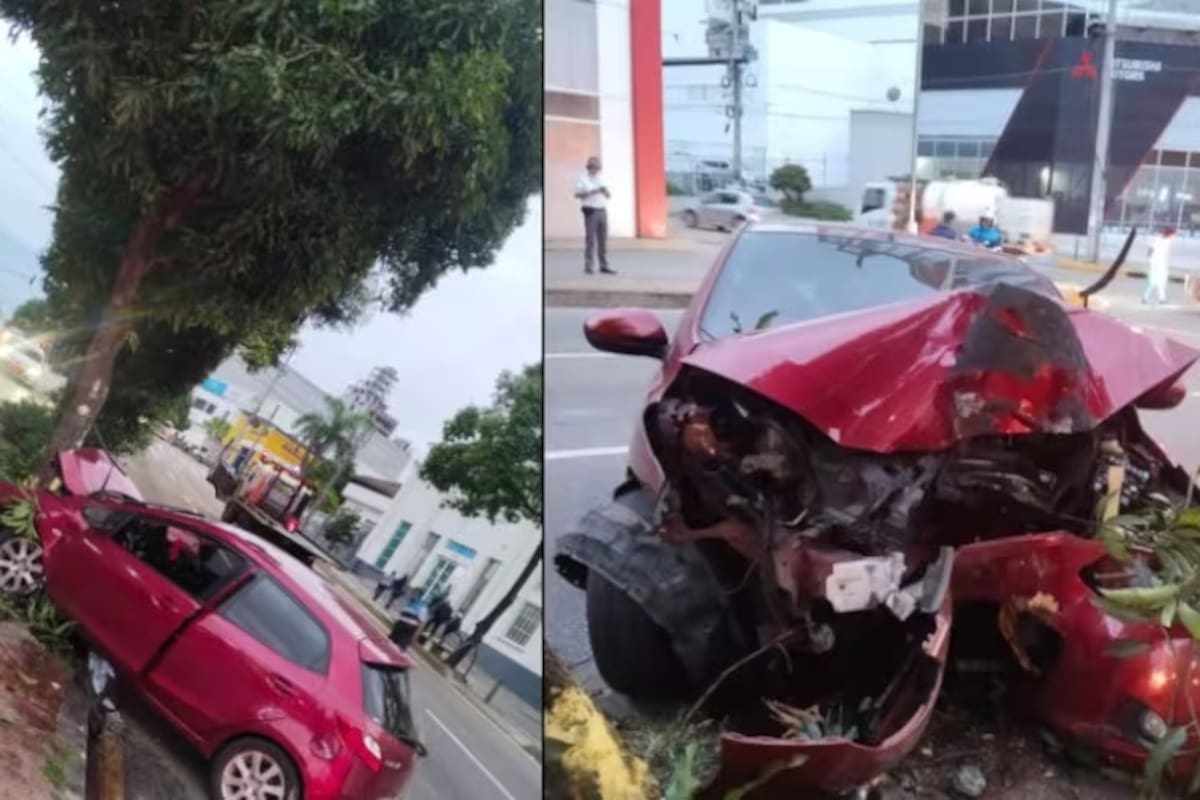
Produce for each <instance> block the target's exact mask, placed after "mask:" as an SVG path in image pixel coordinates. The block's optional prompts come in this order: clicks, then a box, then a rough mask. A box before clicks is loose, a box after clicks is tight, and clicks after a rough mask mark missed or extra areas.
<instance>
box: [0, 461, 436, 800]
mask: <svg viewBox="0 0 1200 800" xmlns="http://www.w3.org/2000/svg"><path fill="white" fill-rule="evenodd" d="M59 461H60V464H61V465H62V468H63V474H64V476H66V478H67V479H66V480H65V481H63V484H62V489H61V490H60V491H39V492H38V493H37V497H36V500H37V508H38V510H37V516H36V528H37V534H38V538H39V541H38V542H33V543H30V541H29V540H28V539H24V538H20V537H16V536H14V535H13V533H12V532H4V533H0V538H2V539H3V542H2V543H0V553H8V555H9V560H8V561H7V562H4V561H0V575H4V574H7V573H10V572H12V571H14V570H16V571H20V572H21V573H22V574H23V575H24V576H25V577H24V578H23V579H22V580H20V581H17V582H15V586H14V582H8V583H5V584H4V587H5V589H6V591H7V592H8V593H9V594H10V595H12V594H28V593H30V592H34V591H38V590H40V589H41V588H43V586H44V588H45V590H46V591H48V592H49V595H50V597H51V599H52V600H53V601H54V603H55V605H57V606H58V607H59V608H60V609H61V610H62V611H63V612H64V613H65V614H66V615H67V616H69V617H70V618H72V619H73V620H75V621H76V622H77V623H78V625H79V629H80V632H81V635H82V637H83V639H84V640H85V642H86V643H87V646H88V648H89V649H90V651H91V652H92V653H93V654H94V655H93V657H92V658H91V659H90V660H91V662H92V665H93V666H92V669H91V672H92V674H93V675H96V674H104V673H105V672H106V671H108V670H111V671H112V672H114V673H115V674H116V675H118V676H121V677H123V678H124V679H125V680H126V681H127V682H128V683H129V684H130V685H131V686H132V687H133V688H134V689H135V690H136V691H137V692H139V693H140V694H142V695H144V696H145V697H146V698H147V699H148V700H149V702H150V704H151V705H152V706H153V707H154V708H155V709H156V710H157V711H158V712H159V713H160V714H161V715H162V716H163V717H165V718H166V719H167V720H168V721H169V722H170V723H171V724H173V725H174V727H175V728H176V729H178V730H179V732H180V733H181V734H182V735H183V736H184V737H185V738H186V739H187V740H188V741H190V742H191V743H192V744H193V745H195V747H196V748H197V749H198V750H199V751H200V752H201V753H202V754H203V755H204V756H205V757H206V758H208V759H209V761H210V765H211V766H210V791H211V795H212V797H213V798H215V799H216V800H235V798H272V799H273V798H280V800H287V799H289V798H290V799H292V800H299V798H305V800H359V799H360V798H395V797H399V796H400V795H401V792H402V790H403V788H404V786H405V784H406V783H407V781H408V779H409V778H410V776H411V774H412V772H413V767H414V763H413V762H414V756H416V755H424V752H425V751H424V746H423V745H422V744H421V743H420V741H419V740H418V738H417V731H416V729H415V724H414V721H413V719H412V715H411V695H410V692H411V690H410V686H409V678H408V671H409V669H410V667H411V666H412V664H411V661H409V659H408V657H407V656H406V655H404V654H403V653H402V652H400V650H399V649H397V648H396V647H395V646H394V645H393V644H392V643H391V642H389V641H388V639H387V636H386V633H385V632H383V631H380V630H378V629H377V628H376V627H375V626H374V625H373V624H372V623H371V621H370V620H369V619H368V618H367V617H366V616H365V614H366V612H365V611H364V610H363V609H362V608H361V607H359V605H358V604H357V603H356V602H355V601H353V600H351V599H349V598H347V597H344V596H342V595H341V594H339V593H338V592H337V591H336V590H335V589H333V588H332V587H331V586H329V585H328V584H327V583H326V582H325V581H324V579H322V578H321V577H320V576H318V575H317V574H316V573H314V572H313V571H311V570H310V569H308V568H307V567H305V566H303V565H302V564H301V563H300V562H299V561H297V560H296V559H294V558H292V557H291V556H289V555H288V554H286V553H284V552H283V551H282V550H280V549H278V548H276V547H274V546H272V545H271V544H270V543H268V542H265V541H263V540H262V539H260V538H258V537H255V536H252V535H251V534H248V533H246V532H245V531H242V530H241V529H239V528H236V527H234V526H232V525H227V524H223V523H218V522H213V521H210V520H207V519H202V518H200V517H197V516H194V515H191V514H188V513H184V512H181V511H176V510H172V509H168V508H164V507H160V506H155V505H151V504H148V503H145V502H142V501H140V500H138V499H137V493H136V488H135V487H133V486H132V482H131V481H129V479H128V478H127V477H125V476H124V475H123V474H122V473H121V472H120V470H119V468H118V467H117V466H116V464H115V463H113V462H112V461H111V459H109V458H108V457H107V456H106V455H105V454H103V453H100V452H98V451H78V452H68V453H64V454H62V455H61V456H60V459H59ZM131 489H132V491H131ZM20 492H21V490H20V489H18V488H17V487H14V486H11V485H2V484H0V504H4V503H7V502H10V501H12V500H14V499H16V498H18V497H20ZM15 539H20V541H22V542H24V545H23V546H22V547H21V548H20V549H19V551H16V550H14V551H12V552H9V551H6V550H5V545H8V544H9V543H11V542H13V541H14V540H15ZM31 544H32V545H33V546H32V547H30V545H31ZM18 552H19V554H20V555H21V556H22V557H21V559H20V560H18V559H17V558H16V555H18ZM97 661H100V662H101V663H102V664H104V662H107V663H106V664H105V666H106V667H107V669H97V668H96V667H95V662H97Z"/></svg>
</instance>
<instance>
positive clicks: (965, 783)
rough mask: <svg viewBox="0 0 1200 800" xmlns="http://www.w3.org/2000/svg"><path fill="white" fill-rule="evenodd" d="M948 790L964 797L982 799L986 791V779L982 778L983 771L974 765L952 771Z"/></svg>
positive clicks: (965, 765) (963, 766)
mask: <svg viewBox="0 0 1200 800" xmlns="http://www.w3.org/2000/svg"><path fill="white" fill-rule="evenodd" d="M950 788H951V789H953V790H954V791H956V792H958V793H959V794H961V795H963V796H964V797H982V796H983V793H984V791H985V790H986V789H987V778H985V777H983V770H981V769H979V767H977V766H975V765H974V764H963V765H962V766H961V767H959V768H958V769H956V770H954V775H953V777H951V778H950Z"/></svg>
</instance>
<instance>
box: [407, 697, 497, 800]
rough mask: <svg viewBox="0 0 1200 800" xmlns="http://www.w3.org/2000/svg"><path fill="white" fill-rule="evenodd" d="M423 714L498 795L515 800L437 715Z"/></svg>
mask: <svg viewBox="0 0 1200 800" xmlns="http://www.w3.org/2000/svg"><path fill="white" fill-rule="evenodd" d="M425 713H426V714H428V715H429V718H430V719H431V720H433V721H434V722H436V723H437V725H438V727H439V728H441V729H442V730H444V731H445V732H446V735H447V736H449V737H450V740H451V741H453V742H454V743H455V744H456V745H458V747H459V749H461V750H462V751H463V752H464V753H466V754H467V758H469V759H471V763H472V764H474V765H475V766H477V767H479V771H480V772H482V773H483V774H484V775H485V776H486V777H487V779H488V780H489V781H491V782H492V783H493V784H494V785H495V787H496V788H497V789H499V790H500V794H502V795H504V796H505V797H507V798H508V800H517V799H516V798H515V797H513V796H512V795H511V794H509V793H508V790H507V789H505V788H504V786H503V785H502V784H501V783H500V781H498V780H496V776H495V775H493V774H492V773H491V772H489V771H488V768H487V767H485V766H484V765H483V764H481V763H480V761H479V759H478V758H476V757H475V754H474V753H472V752H471V751H470V749H468V748H467V746H466V745H465V744H463V743H462V740H461V739H459V738H458V737H457V736H455V735H454V734H453V733H451V732H450V729H449V728H447V727H446V723H444V722H442V721H441V720H440V719H438V718H437V715H436V714H434V713H433V712H432V711H430V710H429V709H428V708H427V709H425Z"/></svg>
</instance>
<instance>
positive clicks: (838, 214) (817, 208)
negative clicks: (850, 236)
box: [780, 200, 854, 222]
mask: <svg viewBox="0 0 1200 800" xmlns="http://www.w3.org/2000/svg"><path fill="white" fill-rule="evenodd" d="M780 208H781V209H782V210H783V213H785V214H790V215H792V216H793V217H808V218H809V219H819V220H826V221H828V222H849V221H850V220H851V219H853V218H854V215H853V214H851V213H850V209H848V208H846V207H845V206H843V205H841V204H839V203H829V202H826V201H824V200H818V201H816V202H813V203H806V202H799V203H798V202H795V201H793V200H784V201H783V202H782V203H780Z"/></svg>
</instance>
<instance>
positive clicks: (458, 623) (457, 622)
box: [437, 611, 463, 644]
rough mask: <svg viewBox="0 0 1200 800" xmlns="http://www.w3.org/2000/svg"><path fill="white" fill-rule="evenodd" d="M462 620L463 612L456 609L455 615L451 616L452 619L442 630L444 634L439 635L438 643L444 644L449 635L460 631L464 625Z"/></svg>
mask: <svg viewBox="0 0 1200 800" xmlns="http://www.w3.org/2000/svg"><path fill="white" fill-rule="evenodd" d="M462 621H463V618H462V614H460V613H458V612H457V611H456V612H455V613H454V616H453V617H451V618H450V621H449V622H447V623H446V627H445V629H443V630H442V635H441V636H439V637H437V641H438V644H442V643H443V642H445V641H446V639H447V638H448V637H450V636H453V635H454V634H456V633H458V631H459V629H460V628H461V627H462Z"/></svg>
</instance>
